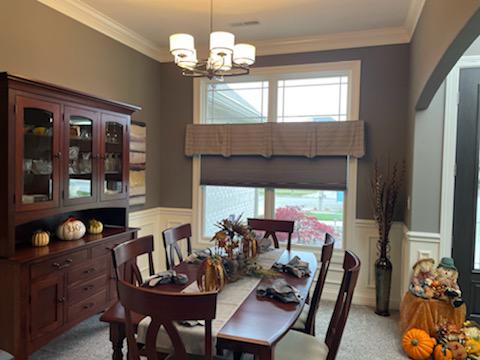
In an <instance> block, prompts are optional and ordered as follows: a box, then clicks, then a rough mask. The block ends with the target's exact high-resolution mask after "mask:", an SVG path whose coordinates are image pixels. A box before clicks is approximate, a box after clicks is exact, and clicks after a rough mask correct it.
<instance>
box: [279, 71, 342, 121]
mask: <svg viewBox="0 0 480 360" xmlns="http://www.w3.org/2000/svg"><path fill="white" fill-rule="evenodd" d="M347 80H348V78H347V77H341V76H336V77H321V78H309V79H293V80H280V81H279V82H278V101H277V113H278V118H277V121H278V122H302V121H307V122H308V121H315V122H320V121H339V120H343V119H345V118H346V116H347V100H348V82H347Z"/></svg>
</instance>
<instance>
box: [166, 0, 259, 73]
mask: <svg viewBox="0 0 480 360" xmlns="http://www.w3.org/2000/svg"><path fill="white" fill-rule="evenodd" d="M209 50H210V51H209V56H208V59H205V60H198V58H197V50H196V49H195V39H194V38H193V36H192V35H189V34H173V35H171V36H170V53H171V54H172V55H173V57H174V59H175V64H177V65H178V66H179V67H180V68H182V74H183V75H185V76H190V77H207V78H209V79H216V80H222V79H223V77H224V76H239V75H246V74H248V73H249V72H250V66H252V65H253V64H254V63H255V46H253V45H250V44H235V35H234V34H232V33H229V32H226V31H213V0H210V47H209Z"/></svg>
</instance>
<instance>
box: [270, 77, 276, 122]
mask: <svg viewBox="0 0 480 360" xmlns="http://www.w3.org/2000/svg"><path fill="white" fill-rule="evenodd" d="M277 82H278V80H277V79H269V80H268V122H276V121H277V94H278V86H277Z"/></svg>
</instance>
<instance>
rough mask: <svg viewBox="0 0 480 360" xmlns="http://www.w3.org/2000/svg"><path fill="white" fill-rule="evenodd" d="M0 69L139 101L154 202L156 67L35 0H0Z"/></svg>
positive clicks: (157, 126) (156, 198) (156, 194)
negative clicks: (145, 128) (144, 127)
mask: <svg viewBox="0 0 480 360" xmlns="http://www.w3.org/2000/svg"><path fill="white" fill-rule="evenodd" d="M0 71H8V72H11V73H14V74H19V75H23V76H26V77H30V78H34V79H39V80H43V81H48V82H51V83H54V84H58V85H63V86H67V87H70V88H73V89H76V90H81V91H85V92H88V93H91V94H94V95H98V96H101V97H106V98H111V99H114V100H121V101H125V102H128V103H132V104H135V105H139V106H141V107H142V108H143V110H142V111H141V112H139V113H137V114H135V115H134V119H137V120H139V121H144V122H146V123H147V132H148V135H147V136H148V139H147V156H148V159H147V162H148V164H147V204H146V208H151V207H155V206H159V204H160V190H159V183H158V179H159V178H160V175H161V174H162V173H163V172H161V171H160V156H159V155H160V150H161V148H160V144H159V142H158V136H157V134H159V133H160V132H161V126H160V102H159V92H160V81H161V72H160V71H161V66H160V64H159V63H158V62H157V61H155V60H152V59H150V58H148V57H146V56H144V55H142V54H140V53H138V52H137V51H135V50H132V49H131V48H128V47H126V46H124V45H122V44H120V43H119V42H117V41H115V40H112V39H110V38H108V37H106V36H104V35H102V34H100V33H99V32H97V31H95V30H92V29H90V28H88V27H86V26H84V25H82V24H80V23H78V22H76V21H75V20H72V19H71V18H69V17H66V16H64V15H62V14H60V13H58V12H56V11H54V10H52V9H50V8H48V7H46V6H45V5H42V4H40V3H39V2H37V1H35V0H14V1H5V0H4V1H0Z"/></svg>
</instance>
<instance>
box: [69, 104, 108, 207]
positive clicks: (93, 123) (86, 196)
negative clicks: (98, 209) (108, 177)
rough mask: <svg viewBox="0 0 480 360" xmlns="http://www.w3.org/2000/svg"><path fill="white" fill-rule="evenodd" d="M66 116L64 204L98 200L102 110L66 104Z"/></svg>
mask: <svg viewBox="0 0 480 360" xmlns="http://www.w3.org/2000/svg"><path fill="white" fill-rule="evenodd" d="M64 119H65V121H64V122H65V127H64V134H65V136H64V141H65V144H64V149H65V150H64V152H65V154H66V156H64V161H63V171H64V174H65V176H64V185H63V199H64V203H65V205H74V204H85V203H91V202H96V201H97V194H98V190H99V189H98V167H99V164H98V160H99V156H100V155H99V143H100V138H99V119H100V116H99V113H98V112H95V111H89V110H85V109H79V108H74V107H65V115H64Z"/></svg>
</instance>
